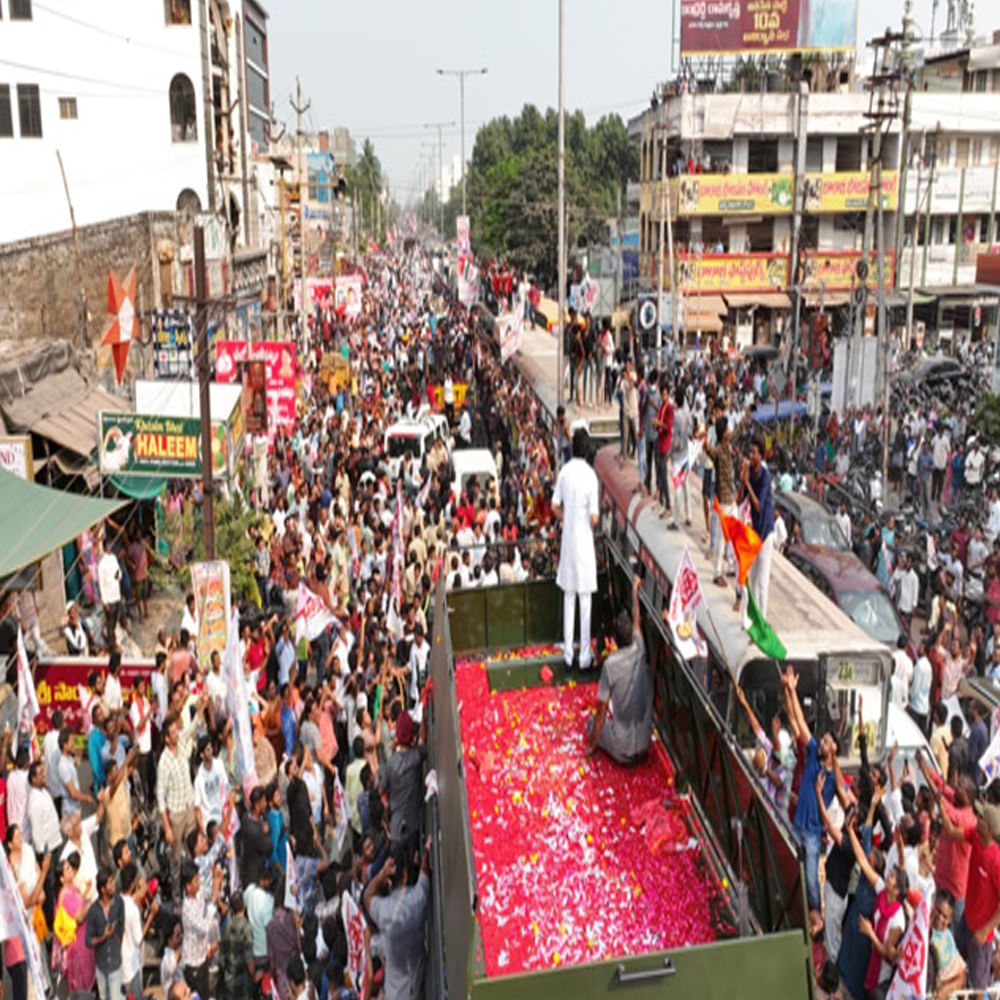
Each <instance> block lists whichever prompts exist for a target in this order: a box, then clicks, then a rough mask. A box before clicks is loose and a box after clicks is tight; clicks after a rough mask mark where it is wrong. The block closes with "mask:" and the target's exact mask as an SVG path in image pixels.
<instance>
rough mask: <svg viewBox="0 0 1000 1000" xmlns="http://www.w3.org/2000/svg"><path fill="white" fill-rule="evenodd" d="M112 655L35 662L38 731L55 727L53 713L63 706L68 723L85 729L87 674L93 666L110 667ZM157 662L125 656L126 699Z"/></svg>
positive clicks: (78, 729)
mask: <svg viewBox="0 0 1000 1000" xmlns="http://www.w3.org/2000/svg"><path fill="white" fill-rule="evenodd" d="M107 666H108V658H107V657H106V656H102V657H96V656H95V657H91V656H54V657H50V658H46V659H43V660H40V661H38V662H37V663H36V664H35V670H34V675H35V694H36V697H37V699H38V716H37V718H36V719H35V731H36V733H37V735H39V736H42V735H44V734H45V733H47V732H48V731H49V730H50V729H51V728H52V716H53V715H54V714H55V712H56V709H61V710H62V713H63V719H64V724H65V725H67V726H69V727H70V729H72V730H74V732H77V733H83V732H85V726H84V707H83V702H82V701H81V699H80V689H81V688H83V689H84V690H86V689H87V676H88V675H89V674H90V672H91V671H92V670H97V671H98V672H100V671H102V670H106V669H107ZM154 666H155V664H154V662H153V660H151V659H148V660H146V659H136V660H129V659H123V660H122V668H121V672H120V673H119V674H118V680H119V682H120V683H121V686H122V696H123V697H124V699H125V700H126V701H128V700H129V698H130V697H131V691H132V689H133V688H134V687H135V685H136V683H137V682H140V681H141V682H142V683H146V682H148V681H149V677H150V675H151V674H152V673H153V668H154Z"/></svg>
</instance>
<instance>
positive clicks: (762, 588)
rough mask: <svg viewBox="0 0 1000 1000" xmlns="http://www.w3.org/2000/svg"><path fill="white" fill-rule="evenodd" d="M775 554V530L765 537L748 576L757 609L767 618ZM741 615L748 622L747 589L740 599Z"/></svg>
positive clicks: (748, 583)
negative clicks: (772, 563)
mask: <svg viewBox="0 0 1000 1000" xmlns="http://www.w3.org/2000/svg"><path fill="white" fill-rule="evenodd" d="M773 554H774V532H773V531H772V532H771V533H770V534H769V535H768V536H767V538H765V539H764V542H763V544H762V545H761V547H760V552H758V553H757V558H756V559H755V560H754V563H753V566H751V567H750V574H749V576H748V577H747V585H748V587H749V588H750V589H751V590H753V599H754V601H755V602H756V604H757V609H758V610H759V611H760V613H761V614H762V615H763V616H764V617H765V618H766V617H767V592H768V589H769V588H770V586H771V556H772V555H773ZM740 615H741V616H742V619H743V622H744V624H746V622H747V620H748V619H747V597H746V591H744V593H743V598H742V600H741V601H740Z"/></svg>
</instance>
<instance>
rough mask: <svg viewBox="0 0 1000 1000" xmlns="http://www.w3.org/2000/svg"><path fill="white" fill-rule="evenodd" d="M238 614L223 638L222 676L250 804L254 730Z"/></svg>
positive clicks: (254, 776)
mask: <svg viewBox="0 0 1000 1000" xmlns="http://www.w3.org/2000/svg"><path fill="white" fill-rule="evenodd" d="M239 636H240V613H239V610H238V609H235V608H234V609H233V611H232V617H231V619H230V622H229V631H228V633H227V636H226V652H225V655H224V656H223V658H222V676H223V677H224V678H225V681H226V708H227V709H228V710H229V718H230V719H232V720H233V736H234V737H235V739H236V753H237V755H238V757H239V763H240V774H241V775H242V778H243V793H244V794H245V795H246V797H247V801H249V800H250V793H251V792H252V791H253V790H254V788H256V786H257V758H256V757H255V756H254V752H253V730H252V728H251V725H250V692H249V689H248V687H247V676H246V673H245V672H244V670H243V663H242V661H241V659H240V653H239Z"/></svg>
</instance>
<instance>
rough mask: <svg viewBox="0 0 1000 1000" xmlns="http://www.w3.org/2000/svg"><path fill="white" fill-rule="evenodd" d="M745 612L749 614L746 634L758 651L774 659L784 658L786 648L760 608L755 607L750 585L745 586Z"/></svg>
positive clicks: (755, 603)
mask: <svg viewBox="0 0 1000 1000" xmlns="http://www.w3.org/2000/svg"><path fill="white" fill-rule="evenodd" d="M747 614H748V615H749V616H750V629H749V631H748V634H749V636H750V638H751V639H752V640H753V642H754V643H755V644H756V645H757V647H758V648H759V649H760V651H761V652H762V653H765V654H766V655H767V656H771V657H773V658H774V659H776V660H783V659H785V658H786V657H787V656H788V650H787V649H785V644H784V643H783V642H782V641H781V640H780V639H779V638H778V636H777V634H776V633H775V631H774V629H773V628H771V626H770V624H768V622H767V620H766V619H765V618H764V616H763V615H762V614H761V613H760V608H758V607H757V602H756V601H755V600H754V599H753V590H752V589H751V588H750V587H747Z"/></svg>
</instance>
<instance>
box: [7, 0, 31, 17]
mask: <svg viewBox="0 0 1000 1000" xmlns="http://www.w3.org/2000/svg"><path fill="white" fill-rule="evenodd" d="M10 19H11V20H12V21H30V20H31V0H10Z"/></svg>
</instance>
